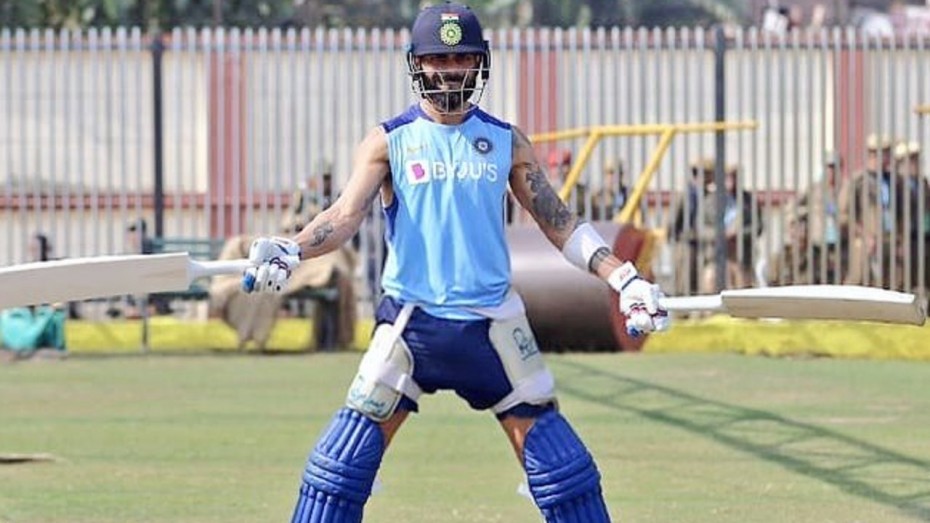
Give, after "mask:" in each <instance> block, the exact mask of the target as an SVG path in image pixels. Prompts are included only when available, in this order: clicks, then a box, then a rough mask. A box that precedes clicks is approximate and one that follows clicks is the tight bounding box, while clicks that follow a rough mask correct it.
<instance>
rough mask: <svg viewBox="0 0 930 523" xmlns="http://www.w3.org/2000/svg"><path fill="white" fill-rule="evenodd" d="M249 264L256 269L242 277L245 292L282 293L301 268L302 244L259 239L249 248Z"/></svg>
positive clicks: (290, 241) (282, 240) (250, 269)
mask: <svg viewBox="0 0 930 523" xmlns="http://www.w3.org/2000/svg"><path fill="white" fill-rule="evenodd" d="M249 261H250V262H252V265H253V267H249V268H248V269H246V270H245V273H243V275H242V290H243V291H244V292H247V293H248V292H267V293H279V292H282V291H284V288H285V287H287V280H288V278H290V277H291V273H292V272H293V271H294V269H296V268H297V266H298V265H300V245H298V244H297V242H295V241H293V240H289V239H287V238H278V237H264V238H258V239H256V240H255V241H253V242H252V245H251V247H249Z"/></svg>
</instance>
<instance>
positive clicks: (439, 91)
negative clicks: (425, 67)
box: [421, 69, 478, 113]
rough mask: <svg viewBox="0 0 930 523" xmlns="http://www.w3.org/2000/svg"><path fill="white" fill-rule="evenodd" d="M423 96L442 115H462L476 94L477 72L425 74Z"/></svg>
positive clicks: (472, 70)
mask: <svg viewBox="0 0 930 523" xmlns="http://www.w3.org/2000/svg"><path fill="white" fill-rule="evenodd" d="M421 74H422V75H423V94H424V95H425V96H426V99H427V100H429V103H430V104H432V105H433V107H435V108H436V110H437V111H439V112H441V113H460V112H463V111H464V110H465V108H466V107H465V104H466V102H468V100H469V99H470V98H471V95H472V94H474V92H475V85H476V84H477V78H478V75H477V71H476V70H474V69H471V70H462V71H442V72H440V71H434V72H432V73H427V72H423V73H421Z"/></svg>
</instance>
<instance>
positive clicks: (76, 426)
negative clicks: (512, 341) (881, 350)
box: [0, 353, 930, 523]
mask: <svg viewBox="0 0 930 523" xmlns="http://www.w3.org/2000/svg"><path fill="white" fill-rule="evenodd" d="M358 359H359V355H358V354H352V353H350V354H319V355H311V356H274V357H257V356H171V357H169V356H152V357H119V358H72V359H70V360H67V361H63V362H23V363H18V364H15V365H7V366H0V453H31V452H45V453H51V454H53V455H55V456H56V457H57V458H58V459H57V461H54V462H51V463H32V464H19V465H0V521H2V522H4V523H14V522H15V523H26V522H28V523H38V522H69V523H90V522H93V523H111V522H172V523H192V522H217V523H219V522H224V523H228V522H233V523H235V522H274V521H288V520H289V517H290V510H291V507H292V504H293V501H294V493H295V492H296V489H297V485H298V479H299V475H300V473H301V471H302V468H303V462H304V459H305V457H306V454H307V451H308V450H309V448H310V446H311V445H312V443H313V441H314V440H315V439H316V437H317V435H318V434H319V432H320V431H321V430H322V428H323V426H324V425H325V423H326V422H327V421H328V419H329V417H330V415H331V413H332V412H333V411H334V409H335V408H337V407H338V406H339V405H341V403H342V398H343V395H344V391H345V387H346V385H347V384H348V382H349V380H350V379H351V378H352V376H353V373H354V370H355V365H356V363H357V361H358ZM549 363H550V366H551V367H552V370H553V371H554V372H555V374H556V377H557V380H558V384H559V390H560V400H561V404H562V408H563V411H564V412H565V413H566V415H567V417H568V418H569V420H570V421H571V422H572V423H573V425H574V426H575V427H576V429H577V431H578V432H579V433H580V434H581V436H582V437H583V438H584V439H585V441H586V442H587V443H588V445H589V447H590V448H591V450H592V452H593V453H594V456H595V458H596V459H597V461H598V464H599V466H600V469H601V471H602V474H603V485H604V489H605V494H606V497H607V501H608V505H609V506H610V507H611V511H612V513H613V514H614V516H615V519H616V520H622V521H625V522H662V523H666V522H715V523H716V522H756V521H758V522H766V523H772V522H776V523H777V522H791V523H798V522H816V523H824V522H854V521H861V522H883V523H884V522H903V521H926V520H930V444H928V441H930V387H928V384H930V365H927V364H923V363H914V362H898V361H862V360H828V359H812V360H791V359H766V358H753V357H742V356H733V355H646V354H639V355H616V354H612V355H570V356H562V355H550V356H549ZM421 410H422V412H421V414H419V415H417V416H414V417H412V419H411V420H410V421H409V422H408V423H407V425H406V426H404V427H403V428H402V429H401V431H400V433H399V435H398V437H397V438H396V439H395V441H394V443H393V445H392V447H391V449H390V451H389V452H388V454H387V456H386V457H385V460H384V465H383V467H382V470H381V474H380V479H381V481H382V482H383V490H382V491H381V492H380V493H378V494H377V495H375V496H374V497H373V498H372V500H371V501H370V502H369V504H368V507H367V511H366V514H367V518H366V522H375V523H377V522H382V523H399V522H414V523H415V522H538V521H540V518H539V517H538V516H537V515H536V510H535V508H534V507H533V506H532V504H531V503H530V501H529V500H528V499H526V498H524V497H521V496H518V495H517V494H516V488H517V485H518V484H519V483H520V481H521V473H520V469H519V467H518V466H517V463H516V460H515V459H514V456H513V454H512V451H511V450H510V448H509V445H508V444H507V443H506V439H505V438H504V436H503V433H502V432H501V431H500V429H499V428H498V427H497V426H496V423H495V422H494V421H493V418H492V417H491V416H490V415H489V414H486V413H475V412H472V411H470V410H468V409H467V408H466V407H465V406H464V405H463V404H462V402H460V401H459V400H458V399H457V398H456V397H454V396H452V395H449V394H439V395H437V396H434V397H429V398H425V399H424V400H423V401H422V403H421Z"/></svg>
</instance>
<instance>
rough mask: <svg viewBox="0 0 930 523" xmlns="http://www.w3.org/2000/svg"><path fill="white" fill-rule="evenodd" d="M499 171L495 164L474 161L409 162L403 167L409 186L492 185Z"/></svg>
mask: <svg viewBox="0 0 930 523" xmlns="http://www.w3.org/2000/svg"><path fill="white" fill-rule="evenodd" d="M499 171H500V169H499V168H498V165H497V164H496V163H491V162H482V161H475V160H466V161H460V162H454V163H452V162H444V161H441V160H410V161H408V162H407V163H406V164H405V167H404V172H405V175H406V178H407V183H409V184H410V185H420V184H424V183H429V182H431V181H459V182H466V181H473V182H480V181H486V182H490V183H494V182H496V181H497V180H498V177H499Z"/></svg>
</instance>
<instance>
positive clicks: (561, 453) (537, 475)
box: [523, 410, 610, 523]
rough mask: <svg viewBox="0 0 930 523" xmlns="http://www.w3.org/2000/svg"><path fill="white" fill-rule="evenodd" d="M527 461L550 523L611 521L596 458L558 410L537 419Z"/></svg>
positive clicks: (529, 475)
mask: <svg viewBox="0 0 930 523" xmlns="http://www.w3.org/2000/svg"><path fill="white" fill-rule="evenodd" d="M523 460H524V468H525V469H526V476H527V480H528V483H529V487H530V493H531V494H532V495H533V499H534V500H535V501H536V506H538V507H539V509H540V510H541V511H542V513H543V516H545V518H546V521H547V522H548V523H609V522H610V515H608V513H607V506H606V505H605V504H604V498H603V497H602V495H601V484H600V481H601V475H600V473H598V471H597V467H596V466H595V465H594V459H593V458H592V457H591V454H590V453H589V452H588V449H586V448H585V446H584V443H582V442H581V439H579V438H578V436H577V435H576V434H575V431H573V430H572V428H571V427H570V426H569V425H568V422H567V421H565V418H563V417H562V415H561V414H559V413H558V412H557V411H554V410H551V411H549V412H546V413H545V414H543V415H541V416H540V417H539V418H537V419H536V423H534V424H533V427H532V428H531V429H530V431H529V432H528V433H527V435H526V442H525V443H524V445H523Z"/></svg>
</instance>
